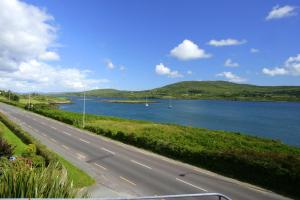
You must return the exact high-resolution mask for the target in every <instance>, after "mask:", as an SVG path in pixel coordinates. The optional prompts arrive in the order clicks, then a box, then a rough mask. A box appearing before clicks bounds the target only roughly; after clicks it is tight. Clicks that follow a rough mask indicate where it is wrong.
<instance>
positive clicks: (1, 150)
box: [0, 137, 15, 158]
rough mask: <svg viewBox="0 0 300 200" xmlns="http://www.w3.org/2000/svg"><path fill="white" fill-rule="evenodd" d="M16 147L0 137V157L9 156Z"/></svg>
mask: <svg viewBox="0 0 300 200" xmlns="http://www.w3.org/2000/svg"><path fill="white" fill-rule="evenodd" d="M14 149H15V147H14V146H13V145H11V144H8V143H7V142H6V141H5V140H4V139H3V138H2V137H0V158H1V157H6V158H9V157H11V156H12V155H13V154H14Z"/></svg>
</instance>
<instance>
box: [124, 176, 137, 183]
mask: <svg viewBox="0 0 300 200" xmlns="http://www.w3.org/2000/svg"><path fill="white" fill-rule="evenodd" d="M120 179H122V180H123V181H126V182H127V183H130V184H131V185H136V184H135V183H134V182H132V181H130V180H128V179H126V178H124V177H123V176H120Z"/></svg>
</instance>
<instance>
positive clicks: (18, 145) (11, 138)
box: [0, 122, 27, 156]
mask: <svg viewBox="0 0 300 200" xmlns="http://www.w3.org/2000/svg"><path fill="white" fill-rule="evenodd" d="M0 132H2V133H3V138H4V139H5V140H6V141H7V142H8V143H9V144H11V145H13V146H15V150H14V155H15V156H21V155H22V154H23V153H25V152H26V148H27V145H26V144H24V143H23V142H22V140H20V138H18V137H17V136H16V135H15V134H14V133H12V132H11V131H10V130H9V129H8V128H7V127H6V126H5V125H4V124H3V123H2V122H0Z"/></svg>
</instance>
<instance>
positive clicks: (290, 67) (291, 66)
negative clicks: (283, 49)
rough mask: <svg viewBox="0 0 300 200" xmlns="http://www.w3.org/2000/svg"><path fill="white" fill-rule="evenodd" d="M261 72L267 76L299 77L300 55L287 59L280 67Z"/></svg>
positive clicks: (264, 69)
mask: <svg viewBox="0 0 300 200" xmlns="http://www.w3.org/2000/svg"><path fill="white" fill-rule="evenodd" d="M262 72H263V73H264V74H266V75H269V76H277V75H292V76H300V54H298V55H296V56H294V57H289V58H288V59H287V60H286V61H285V62H284V64H283V66H281V67H274V68H263V69H262Z"/></svg>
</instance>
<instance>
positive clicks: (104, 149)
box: [101, 147, 116, 155]
mask: <svg viewBox="0 0 300 200" xmlns="http://www.w3.org/2000/svg"><path fill="white" fill-rule="evenodd" d="M101 149H102V150H103V151H106V152H108V153H111V154H113V155H115V154H116V153H115V152H113V151H110V150H108V149H106V148H104V147H102V148H101Z"/></svg>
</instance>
